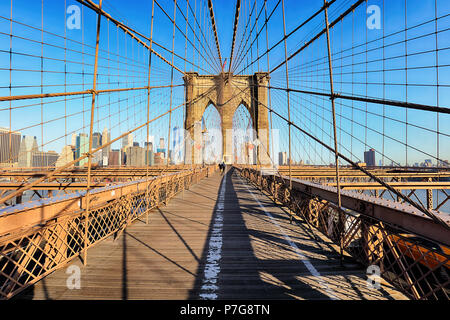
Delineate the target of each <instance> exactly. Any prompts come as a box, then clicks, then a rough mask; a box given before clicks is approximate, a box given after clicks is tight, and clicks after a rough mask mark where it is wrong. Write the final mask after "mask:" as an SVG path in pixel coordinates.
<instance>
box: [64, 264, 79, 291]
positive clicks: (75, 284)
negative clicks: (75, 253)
mask: <svg viewBox="0 0 450 320" xmlns="http://www.w3.org/2000/svg"><path fill="white" fill-rule="evenodd" d="M66 274H68V275H69V276H68V277H67V280H66V286H67V289H69V290H74V289H81V269H80V267H79V266H76V265H71V266H69V267H68V268H67V270H66Z"/></svg>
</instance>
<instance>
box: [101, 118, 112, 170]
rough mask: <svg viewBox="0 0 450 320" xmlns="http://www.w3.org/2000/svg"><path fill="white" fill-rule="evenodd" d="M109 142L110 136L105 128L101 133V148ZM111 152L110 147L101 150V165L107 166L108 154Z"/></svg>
mask: <svg viewBox="0 0 450 320" xmlns="http://www.w3.org/2000/svg"><path fill="white" fill-rule="evenodd" d="M109 141H111V135H110V133H109V131H108V129H107V128H106V127H105V128H104V129H103V132H102V146H103V145H105V144H107V143H108V142H109ZM110 151H111V145H108V146H106V147H103V148H102V165H103V166H105V167H106V166H107V165H108V164H109V163H108V158H109V152H110Z"/></svg>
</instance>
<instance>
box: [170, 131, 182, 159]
mask: <svg viewBox="0 0 450 320" xmlns="http://www.w3.org/2000/svg"><path fill="white" fill-rule="evenodd" d="M183 149H184V131H183V130H181V129H180V128H179V127H175V128H173V148H172V150H173V153H172V156H170V159H171V160H172V162H173V164H180V163H181V162H183Z"/></svg>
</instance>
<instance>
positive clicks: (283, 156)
mask: <svg viewBox="0 0 450 320" xmlns="http://www.w3.org/2000/svg"><path fill="white" fill-rule="evenodd" d="M278 164H279V165H280V166H285V165H286V164H287V153H286V152H280V153H278Z"/></svg>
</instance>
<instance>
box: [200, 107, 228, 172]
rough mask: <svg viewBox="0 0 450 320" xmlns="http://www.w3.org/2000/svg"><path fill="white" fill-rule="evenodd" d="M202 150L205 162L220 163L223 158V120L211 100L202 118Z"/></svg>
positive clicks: (203, 161)
mask: <svg viewBox="0 0 450 320" xmlns="http://www.w3.org/2000/svg"><path fill="white" fill-rule="evenodd" d="M201 128H202V146H201V147H202V150H201V151H202V152H201V158H202V163H204V164H214V163H219V162H221V161H222V159H223V143H222V141H223V137H222V120H221V117H220V113H219V111H218V110H217V108H216V106H215V105H214V104H213V103H212V102H209V104H208V106H207V107H206V108H205V111H204V112H203V116H202V119H201Z"/></svg>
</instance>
